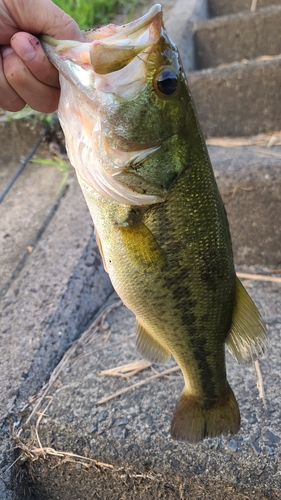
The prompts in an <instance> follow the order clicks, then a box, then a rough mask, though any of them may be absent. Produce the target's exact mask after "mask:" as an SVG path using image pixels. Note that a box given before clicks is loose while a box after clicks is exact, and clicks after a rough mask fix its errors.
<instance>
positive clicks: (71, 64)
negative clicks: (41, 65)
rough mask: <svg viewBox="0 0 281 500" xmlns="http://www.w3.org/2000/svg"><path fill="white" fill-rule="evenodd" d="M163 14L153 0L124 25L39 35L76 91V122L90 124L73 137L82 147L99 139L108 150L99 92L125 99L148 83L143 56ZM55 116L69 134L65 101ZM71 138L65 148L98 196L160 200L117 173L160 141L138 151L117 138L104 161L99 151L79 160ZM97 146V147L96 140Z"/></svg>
mask: <svg viewBox="0 0 281 500" xmlns="http://www.w3.org/2000/svg"><path fill="white" fill-rule="evenodd" d="M162 17H163V16H162V7H161V5H160V4H155V5H154V6H153V7H151V9H150V10H149V11H148V12H147V13H146V14H145V15H144V16H142V17H141V18H140V19H138V20H135V21H132V22H130V23H128V24H125V25H123V26H117V25H114V24H110V25H108V26H105V27H102V28H100V29H97V30H90V31H86V32H84V33H83V36H84V40H85V42H81V41H80V42H78V41H72V40H56V39H54V38H52V37H50V36H48V35H43V36H42V37H41V40H42V42H43V47H44V49H45V51H46V53H47V55H48V56H49V59H50V60H51V62H52V63H53V64H54V65H55V66H56V68H57V69H58V70H59V72H60V73H61V75H63V77H64V79H65V80H66V81H68V82H69V83H70V85H71V87H72V90H71V91H72V92H73V93H74V94H76V95H78V94H79V99H78V100H77V99H76V101H75V105H76V110H75V112H74V113H73V115H72V116H74V114H75V113H76V115H77V116H79V117H80V118H79V120H80V122H84V123H85V122H86V121H87V123H88V127H87V128H88V130H86V127H85V126H84V129H83V130H82V133H81V134H80V137H79V138H78V141H76V142H79V141H80V143H82V142H83V143H84V144H85V146H86V147H85V148H84V152H85V151H86V150H87V151H90V150H91V149H94V148H95V145H97V144H98V143H99V144H101V142H103V144H104V146H105V147H103V148H102V149H103V150H106V149H110V145H108V144H107V141H106V137H104V136H103V131H102V129H101V120H100V114H101V113H102V110H100V109H99V105H100V104H99V103H100V98H99V93H100V92H104V93H107V94H113V95H115V96H117V97H118V98H122V99H124V100H132V99H134V98H136V97H137V96H138V95H139V94H140V92H141V91H142V90H143V89H144V88H145V87H146V85H147V82H146V77H147V60H148V58H149V56H150V53H151V51H152V50H153V47H154V46H155V44H157V42H158V41H159V39H160V36H161V32H162V29H163V19H162ZM83 96H84V97H83ZM78 101H79V102H78ZM68 107H69V106H68ZM73 111H74V110H73ZM59 117H60V119H61V121H62V126H63V129H64V132H65V135H66V136H67V135H68V136H70V135H71V132H70V131H69V130H68V127H69V124H68V122H69V121H70V120H69V118H70V117H68V118H65V116H64V111H63V106H60V109H59ZM81 117H82V119H81ZM85 118H86V120H85ZM71 119H72V117H71ZM90 122H91V126H90V125H89V123H90ZM101 138H102V141H101ZM74 142H75V141H74V140H73V138H72V141H71V146H70V147H68V152H69V156H70V159H71V162H72V164H73V165H74V166H75V167H76V169H77V174H79V175H78V177H80V179H82V181H83V183H84V186H88V188H93V189H94V190H95V191H97V192H98V193H99V194H101V195H102V196H106V197H107V198H111V199H113V200H115V201H119V202H122V203H126V204H130V205H147V204H152V203H158V202H162V201H163V198H162V197H160V196H159V194H155V195H154V194H153V193H151V194H148V193H147V194H144V193H140V192H137V191H136V190H135V188H133V189H132V187H130V186H129V185H127V184H125V182H124V178H123V181H122V182H121V181H119V179H118V174H119V173H120V174H121V173H122V172H126V169H127V168H128V165H131V164H132V163H134V162H136V161H137V160H141V161H143V160H144V159H145V158H147V157H149V156H151V155H153V154H154V153H155V152H156V151H157V150H158V149H159V147H161V145H160V144H147V145H144V144H143V145H142V148H141V151H139V150H138V149H139V148H136V146H137V145H136V144H134V146H133V149H137V150H134V151H129V150H128V149H130V148H128V144H127V145H126V148H125V150H126V152H125V150H124V151H123V145H122V138H120V140H119V139H118V140H117V141H116V144H115V146H114V147H115V148H118V149H115V151H113V149H112V150H111V151H110V153H112V154H110V155H108V154H107V158H109V162H106V163H105V162H104V161H103V162H99V161H98V158H97V155H94V156H95V159H93V157H92V156H91V158H92V161H91V162H90V161H87V162H84V161H81V157H82V155H81V148H80V150H77V151H76V150H74V149H75V146H73V144H74ZM69 143H70V141H69ZM80 145H81V144H80ZM98 147H99V148H100V145H99V146H98ZM71 150H74V152H73V151H71ZM115 154H116V157H118V158H119V159H118V162H119V163H118V168H117V167H116V161H115V160H114V155H115ZM79 156H80V158H78V157H79ZM103 156H104V151H103ZM88 160H89V158H88ZM86 163H87V164H86Z"/></svg>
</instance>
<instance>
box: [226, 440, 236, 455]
mask: <svg viewBox="0 0 281 500" xmlns="http://www.w3.org/2000/svg"><path fill="white" fill-rule="evenodd" d="M227 444H228V448H229V449H230V451H233V452H234V453H235V452H236V451H237V450H238V443H237V441H235V439H231V440H230V441H229V442H228V443H227Z"/></svg>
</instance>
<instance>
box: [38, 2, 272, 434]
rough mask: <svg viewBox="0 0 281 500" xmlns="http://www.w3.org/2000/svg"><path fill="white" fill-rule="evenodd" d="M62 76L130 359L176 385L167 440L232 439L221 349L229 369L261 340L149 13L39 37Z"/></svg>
mask: <svg viewBox="0 0 281 500" xmlns="http://www.w3.org/2000/svg"><path fill="white" fill-rule="evenodd" d="M43 41H44V47H45V49H46V51H47V54H48V56H49V58H50V60H51V61H52V62H53V64H54V65H55V66H56V67H57V68H58V70H59V72H60V78H61V89H62V90H61V102H60V107H59V116H60V120H61V123H62V127H63V129H64V132H65V136H66V142H67V148H68V153H69V156H70V160H71V162H72V164H73V165H74V166H75V168H76V171H77V176H78V180H79V182H80V185H81V188H82V191H83V193H84V196H85V199H86V202H87V204H88V207H89V210H90V212H91V215H92V218H93V222H94V226H95V231H96V235H97V241H98V244H99V248H100V251H101V254H102V257H103V262H104V267H105V269H106V270H107V272H108V273H109V275H110V278H111V280H112V283H113V286H114V288H115V289H116V291H117V293H118V294H119V295H120V297H121V298H122V300H123V302H124V304H125V305H126V306H127V307H128V308H129V309H131V310H132V311H133V312H134V314H135V315H136V320H137V349H138V351H139V352H140V354H141V355H142V356H144V357H145V358H147V359H149V360H151V361H153V362H157V363H161V362H165V361H166V360H167V359H168V358H169V356H170V355H173V357H174V358H175V360H176V362H177V363H178V365H179V367H180V368H181V371H182V373H183V376H184V382H185V386H184V389H183V392H182V394H181V396H180V399H179V402H178V404H177V406H176V408H175V412H174V416H173V419H172V426H171V434H172V436H173V437H174V438H175V439H179V440H185V441H188V442H191V443H196V442H198V441H200V440H202V439H204V438H205V437H214V436H218V435H220V434H227V433H229V432H230V433H232V434H234V433H236V432H237V431H238V430H239V427H240V414H239V408H238V404H237V402H236V399H235V396H234V394H233V392H232V390H231V388H230V386H229V384H228V382H227V377H226V368H225V344H227V346H228V348H229V350H230V352H231V353H232V354H233V356H234V357H235V358H236V359H237V360H238V361H239V362H241V363H243V362H245V363H247V362H251V361H252V360H254V359H256V358H257V357H258V356H260V355H261V354H262V352H263V350H264V346H265V344H266V332H265V327H264V324H263V322H262V320H261V317H260V315H259V313H258V311H257V308H256V306H255V305H254V303H253V302H252V300H251V298H250V297H249V295H248V294H247V292H246V290H245V289H244V288H243V286H242V284H241V283H240V281H239V280H238V279H237V277H236V274H235V269H234V264H233V256H232V247H231V238H230V233H229V228H228V222H227V217H226V213H225V209H224V206H223V203H222V200H221V197H220V194H219V192H218V189H217V185H216V182H215V178H214V174H213V170H212V167H211V164H210V160H209V156H208V153H207V150H206V145H205V142H204V139H203V137H202V134H201V131H200V127H199V125H198V122H197V118H196V114H195V110H194V104H193V101H192V98H191V95H190V92H189V89H188V85H187V81H186V77H185V75H184V72H183V69H182V65H181V61H180V57H179V55H178V52H177V49H176V47H175V45H174V44H173V42H172V41H171V40H170V39H169V37H168V35H167V33H166V31H165V28H164V25H163V21H162V12H161V6H160V5H159V4H157V5H155V6H154V7H152V8H151V9H150V11H149V12H148V13H147V14H146V15H145V16H143V17H142V18H141V19H139V20H137V21H133V22H132V23H129V24H127V25H124V26H121V27H119V26H115V25H109V26H107V27H105V28H102V29H100V30H97V31H94V32H88V33H86V35H85V43H82V44H81V43H79V42H71V41H56V40H53V39H51V38H50V37H43Z"/></svg>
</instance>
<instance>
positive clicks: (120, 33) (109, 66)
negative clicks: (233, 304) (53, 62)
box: [41, 4, 162, 74]
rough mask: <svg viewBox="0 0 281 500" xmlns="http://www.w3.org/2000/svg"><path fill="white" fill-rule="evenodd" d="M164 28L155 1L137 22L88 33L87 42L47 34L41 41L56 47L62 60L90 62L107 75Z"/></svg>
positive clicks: (159, 6)
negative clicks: (58, 38) (62, 38)
mask: <svg viewBox="0 0 281 500" xmlns="http://www.w3.org/2000/svg"><path fill="white" fill-rule="evenodd" d="M161 27H162V7H161V5H160V4H155V5H153V6H152V7H151V9H150V10H149V11H148V12H147V13H146V14H145V15H144V16H142V17H141V18H140V19H138V20H136V21H132V22H130V23H128V24H125V25H123V26H115V25H109V26H106V27H104V28H101V29H99V30H94V31H89V32H85V33H84V38H85V42H80V41H74V40H57V39H55V38H52V37H50V36H48V35H42V37H41V40H42V42H43V44H47V45H49V46H53V47H54V52H55V53H56V54H57V55H58V56H59V57H60V58H61V59H62V60H71V61H72V62H74V63H77V64H79V65H81V63H82V64H83V63H84V64H86V65H89V64H90V65H91V66H92V68H93V70H94V71H95V73H97V74H107V73H111V72H113V71H117V70H118V69H120V68H122V67H124V66H126V65H127V64H128V62H130V61H131V60H132V59H133V58H134V57H136V56H137V55H138V54H139V53H140V52H143V51H145V50H146V49H147V48H148V47H149V46H151V45H153V44H154V43H156V42H157V40H158V39H159V36H160V30H161ZM112 32H113V34H112ZM116 61H117V63H116ZM118 65H119V66H118Z"/></svg>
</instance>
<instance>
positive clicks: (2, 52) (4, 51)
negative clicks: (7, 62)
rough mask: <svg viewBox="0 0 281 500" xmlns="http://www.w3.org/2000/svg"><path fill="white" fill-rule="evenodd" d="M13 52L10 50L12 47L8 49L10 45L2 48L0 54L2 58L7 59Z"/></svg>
mask: <svg viewBox="0 0 281 500" xmlns="http://www.w3.org/2000/svg"><path fill="white" fill-rule="evenodd" d="M13 52H14V50H13V49H12V47H10V45H6V46H4V48H2V50H1V54H2V57H3V58H4V57H7V56H8V55H9V54H12V53H13Z"/></svg>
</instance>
